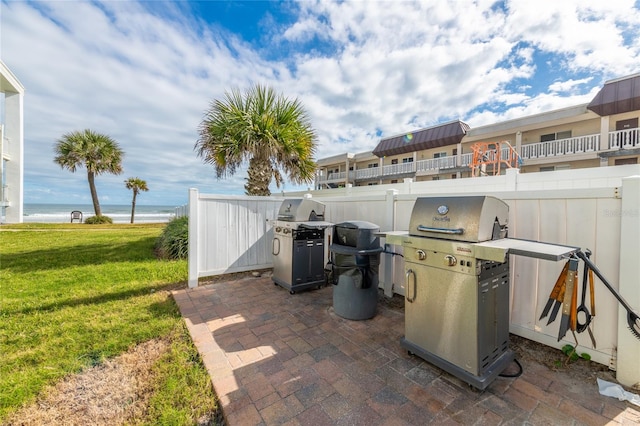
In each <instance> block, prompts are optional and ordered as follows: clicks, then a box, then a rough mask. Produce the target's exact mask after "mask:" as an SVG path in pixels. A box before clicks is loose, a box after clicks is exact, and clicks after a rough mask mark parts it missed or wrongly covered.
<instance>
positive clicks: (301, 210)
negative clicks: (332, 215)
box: [278, 198, 325, 222]
mask: <svg viewBox="0 0 640 426" xmlns="http://www.w3.org/2000/svg"><path fill="white" fill-rule="evenodd" d="M324 208H325V205H324V204H322V203H320V202H318V201H315V200H311V199H308V198H295V199H294V198H292V199H287V200H284V201H283V202H282V204H281V205H280V210H279V211H278V220H282V221H285V222H309V221H317V220H320V221H321V220H324Z"/></svg>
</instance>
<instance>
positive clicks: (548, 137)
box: [540, 130, 571, 142]
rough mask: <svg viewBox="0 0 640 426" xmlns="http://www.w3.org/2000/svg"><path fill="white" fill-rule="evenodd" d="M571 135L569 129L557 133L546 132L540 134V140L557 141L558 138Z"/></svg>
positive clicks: (565, 137) (567, 137) (566, 137)
mask: <svg viewBox="0 0 640 426" xmlns="http://www.w3.org/2000/svg"><path fill="white" fill-rule="evenodd" d="M570 137H571V130H564V131H562V132H557V133H547V134H546V135H541V136H540V142H550V141H557V140H560V139H569V138H570Z"/></svg>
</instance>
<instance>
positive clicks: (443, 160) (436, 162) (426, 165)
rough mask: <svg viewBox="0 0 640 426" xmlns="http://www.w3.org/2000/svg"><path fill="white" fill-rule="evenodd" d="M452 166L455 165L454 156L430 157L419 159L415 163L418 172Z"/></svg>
mask: <svg viewBox="0 0 640 426" xmlns="http://www.w3.org/2000/svg"><path fill="white" fill-rule="evenodd" d="M453 167H456V157H440V158H431V159H429V160H420V161H418V164H417V170H418V171H419V172H426V171H430V170H439V169H451V168H453Z"/></svg>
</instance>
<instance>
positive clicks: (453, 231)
mask: <svg viewBox="0 0 640 426" xmlns="http://www.w3.org/2000/svg"><path fill="white" fill-rule="evenodd" d="M418 231H422V232H437V233H438V234H448V235H462V234H464V228H456V229H449V228H434V227H431V226H424V225H418Z"/></svg>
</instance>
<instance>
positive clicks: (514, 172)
mask: <svg viewBox="0 0 640 426" xmlns="http://www.w3.org/2000/svg"><path fill="white" fill-rule="evenodd" d="M519 174H520V169H507V170H506V173H505V175H506V176H507V183H506V188H505V189H504V190H505V191H517V190H518V175H519Z"/></svg>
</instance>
